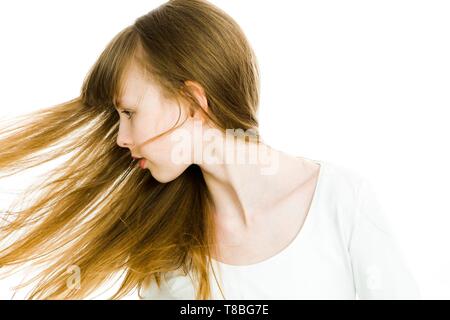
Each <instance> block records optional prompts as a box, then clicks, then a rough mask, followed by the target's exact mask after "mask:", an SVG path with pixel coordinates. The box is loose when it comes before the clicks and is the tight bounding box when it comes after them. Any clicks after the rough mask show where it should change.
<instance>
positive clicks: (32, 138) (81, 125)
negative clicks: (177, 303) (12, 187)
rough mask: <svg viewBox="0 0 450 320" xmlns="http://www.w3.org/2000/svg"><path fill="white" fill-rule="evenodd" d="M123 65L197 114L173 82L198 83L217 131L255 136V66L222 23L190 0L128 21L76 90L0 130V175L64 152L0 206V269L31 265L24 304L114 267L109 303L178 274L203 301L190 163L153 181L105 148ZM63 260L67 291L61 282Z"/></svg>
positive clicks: (198, 201)
mask: <svg viewBox="0 0 450 320" xmlns="http://www.w3.org/2000/svg"><path fill="white" fill-rule="evenodd" d="M132 61H135V62H138V63H139V64H140V66H142V70H145V71H146V74H147V75H148V77H149V78H151V79H152V80H153V81H155V83H157V85H158V86H159V87H160V88H161V90H162V92H164V94H165V95H166V96H167V97H169V98H171V99H177V101H180V100H178V99H185V100H183V101H188V105H189V106H192V108H200V110H201V109H202V108H201V107H200V105H198V104H197V101H196V100H195V99H194V98H193V95H192V94H191V93H190V92H189V90H188V88H187V87H186V86H185V85H184V83H185V81H186V80H194V81H196V82H198V83H199V84H201V85H202V86H203V88H204V89H205V94H206V97H207V101H208V112H206V116H207V117H209V119H210V120H211V121H212V122H213V123H214V124H215V125H216V126H217V128H221V129H224V130H225V129H227V128H241V129H243V130H247V129H252V130H254V131H255V132H258V121H257V119H256V113H257V107H258V103H259V101H258V99H259V72H258V66H257V61H256V57H255V55H254V52H253V50H252V48H251V47H250V45H249V43H248V41H247V39H246V37H245V35H244V33H243V32H242V30H241V28H240V27H239V26H238V24H237V23H236V22H235V21H234V20H233V19H232V18H230V17H229V16H228V15H227V14H226V13H224V12H223V11H222V10H220V9H219V8H217V7H216V6H214V5H212V4H210V3H208V2H207V1H202V0H171V1H168V2H166V3H164V4H162V5H161V6H159V7H157V8H156V9H154V10H152V11H150V12H148V13H147V14H145V15H143V16H141V17H139V18H137V19H136V20H135V22H134V23H133V24H132V25H130V26H128V27H126V28H125V29H123V30H122V31H121V32H119V33H118V34H117V35H116V36H115V37H114V38H113V39H112V40H111V41H110V42H109V43H108V45H107V46H106V48H105V49H104V51H103V52H102V53H101V55H100V56H99V57H98V59H97V61H96V62H95V63H94V65H93V66H92V68H91V69H90V70H89V72H88V73H87V76H86V78H85V79H84V82H83V84H82V88H81V93H80V96H79V97H76V98H75V99H72V100H70V101H67V102H64V103H61V104H58V105H54V106H51V107H48V108H44V109H40V110H38V111H35V112H32V113H28V114H26V115H23V116H19V117H17V118H16V119H15V121H14V123H12V124H10V125H4V126H2V128H0V145H1V148H0V170H1V172H5V173H7V175H3V176H2V177H1V178H4V177H6V176H10V175H13V174H16V173H18V172H21V171H23V170H25V169H29V168H32V167H36V166H38V165H42V164H44V163H46V162H49V161H51V160H53V159H56V158H59V157H61V156H67V160H65V161H64V162H62V163H61V164H60V165H58V166H56V167H55V168H53V169H52V170H51V171H50V172H49V173H48V174H47V175H46V178H45V181H39V182H38V183H36V184H35V185H32V188H30V189H29V190H28V191H27V192H24V193H23V194H21V197H20V199H21V200H22V201H23V199H27V200H30V199H31V195H32V193H33V192H38V191H39V192H40V194H39V196H38V197H37V198H36V199H33V201H32V202H31V203H30V204H27V206H25V207H24V208H20V210H14V209H16V208H15V207H14V206H11V207H10V208H9V209H8V211H7V212H6V213H7V214H5V213H2V220H4V221H3V222H4V223H3V224H2V226H1V229H0V239H2V241H4V242H5V243H3V244H4V246H3V248H2V250H1V251H0V268H2V269H3V268H5V267H15V266H17V265H18V264H24V263H26V262H31V263H32V264H33V266H35V267H38V266H42V267H43V270H42V272H40V273H39V274H38V275H37V276H36V277H34V278H33V279H32V280H31V281H30V282H27V284H29V283H32V282H33V281H36V280H39V282H38V284H37V285H36V286H35V287H34V288H33V290H32V291H31V293H30V294H29V295H28V296H27V299H82V298H86V297H87V296H88V295H90V294H91V293H93V292H94V290H95V289H97V288H98V287H99V286H101V285H102V284H103V283H106V282H107V281H108V280H110V279H111V277H112V276H114V275H117V274H118V273H119V272H122V274H123V275H124V278H123V281H122V283H121V285H120V288H119V289H118V290H117V292H116V293H115V294H114V295H113V296H112V297H111V298H110V299H120V298H122V297H123V296H125V295H127V294H128V293H129V292H130V291H131V290H133V289H135V288H137V289H138V292H140V290H141V288H143V287H146V286H148V285H150V283H151V282H153V281H156V283H157V284H158V285H159V284H160V281H161V277H162V276H163V275H164V274H166V273H167V272H171V271H175V270H179V269H181V270H183V271H184V272H185V273H186V274H187V272H192V273H193V274H195V275H196V278H197V279H198V283H196V299H211V292H212V291H211V288H210V280H209V277H208V274H209V268H210V266H211V259H210V258H211V253H212V250H213V246H212V245H211V244H213V243H214V239H215V238H214V230H215V229H214V223H213V210H214V204H213V202H212V198H211V194H210V193H209V191H208V189H207V186H206V184H205V180H204V177H203V174H202V171H201V169H200V167H199V166H198V165H196V164H192V165H190V166H189V167H188V168H187V169H186V170H185V171H184V172H183V173H182V174H181V175H180V176H179V177H178V178H176V179H175V180H173V181H170V182H168V183H160V182H158V181H157V180H156V179H155V178H154V177H152V175H151V173H150V171H149V170H140V169H139V168H138V167H137V166H136V160H133V159H132V158H131V155H130V152H129V150H127V149H125V148H121V147H119V146H118V145H117V143H116V139H117V134H118V128H119V115H118V114H117V111H116V110H115V109H114V106H115V105H116V101H117V98H118V97H120V95H121V93H122V92H123V91H122V90H123V88H124V79H125V78H124V75H125V71H126V70H127V67H128V66H129V64H130V63H131V62H132ZM175 128H176V127H174V128H172V129H171V130H174V129H175ZM171 130H169V131H171ZM166 133H167V132H166ZM166 133H163V134H166ZM257 136H258V141H259V135H258V134H257ZM155 138H157V137H155ZM18 233H21V234H20V235H19V236H17V238H16V239H14V241H11V238H13V237H14V236H15V235H17V234H18ZM73 266H76V267H78V268H79V270H80V271H81V275H80V276H81V278H80V280H81V282H80V286H78V287H76V288H71V287H70V286H68V285H67V281H68V270H70V268H72V267H73ZM25 285H26V284H25ZM25 285H24V286H25ZM139 296H140V297H141V295H140V293H139Z"/></svg>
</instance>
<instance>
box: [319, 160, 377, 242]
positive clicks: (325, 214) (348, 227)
mask: <svg viewBox="0 0 450 320" xmlns="http://www.w3.org/2000/svg"><path fill="white" fill-rule="evenodd" d="M319 163H320V164H321V165H322V167H321V170H322V172H321V173H320V176H319V184H318V196H317V197H318V203H317V206H318V207H319V208H320V215H321V216H322V218H323V219H325V220H327V221H329V222H332V223H333V224H334V225H336V226H337V227H338V228H339V229H340V233H341V235H343V236H344V237H345V238H346V239H347V240H349V239H350V237H351V234H352V230H353V228H354V225H355V223H356V221H357V218H358V215H359V212H360V211H361V208H362V206H363V204H366V203H367V201H368V200H370V203H371V204H372V205H376V204H377V202H376V201H375V193H374V191H373V188H372V184H371V182H370V179H369V178H368V177H367V176H366V175H365V174H363V173H361V172H360V171H358V170H356V169H353V168H350V167H348V166H345V165H341V164H336V163H333V162H329V161H323V160H320V161H319ZM372 199H373V200H372Z"/></svg>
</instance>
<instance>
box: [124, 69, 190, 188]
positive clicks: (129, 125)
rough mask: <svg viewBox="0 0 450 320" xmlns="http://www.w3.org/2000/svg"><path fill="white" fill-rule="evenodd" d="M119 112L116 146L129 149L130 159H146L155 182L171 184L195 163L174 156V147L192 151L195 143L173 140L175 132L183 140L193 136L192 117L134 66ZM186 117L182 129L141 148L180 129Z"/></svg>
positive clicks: (129, 75) (127, 77)
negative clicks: (187, 134)
mask: <svg viewBox="0 0 450 320" xmlns="http://www.w3.org/2000/svg"><path fill="white" fill-rule="evenodd" d="M117 112H119V116H120V124H119V133H118V136H117V144H118V145H119V146H120V147H123V148H128V149H130V157H131V156H134V157H138V158H144V159H143V161H144V170H147V169H148V170H150V172H151V173H152V176H153V177H154V178H155V179H157V180H158V181H160V182H161V183H165V182H169V181H171V180H173V179H175V178H176V177H178V176H179V175H180V174H181V173H182V172H183V171H184V170H185V169H186V168H187V167H188V166H189V165H190V164H192V162H191V158H189V159H188V160H183V161H181V163H180V161H179V160H180V157H177V156H176V155H173V154H172V150H174V148H175V150H180V149H179V148H180V147H181V148H184V150H192V149H190V148H191V147H192V141H190V140H187V139H181V140H180V139H178V140H173V139H171V137H172V136H173V135H174V134H175V133H178V134H179V133H180V132H183V133H184V135H183V136H184V137H186V133H191V132H192V128H193V118H192V117H190V116H189V114H188V111H187V108H185V106H184V105H183V104H182V102H181V100H180V107H178V102H177V101H169V100H167V99H165V98H164V97H163V95H162V92H161V89H160V88H159V87H158V86H157V85H156V84H154V83H152V82H151V81H150V80H148V79H146V78H145V76H144V74H143V73H142V71H141V70H140V69H139V68H138V67H137V65H136V64H134V63H132V64H131V65H130V68H129V69H128V70H127V74H126V82H125V88H124V92H123V95H122V97H120V99H119V100H118V102H117ZM180 112H181V115H180V114H179V113H180ZM179 116H180V119H179V120H178V123H177V119H178V117H179ZM186 118H188V120H187V121H186V122H185V123H184V124H183V125H182V126H180V127H179V128H177V129H175V130H174V131H172V132H170V133H169V134H166V135H163V136H161V137H159V138H157V139H156V140H153V141H150V142H149V143H147V144H144V145H141V144H142V143H143V142H144V141H146V140H148V139H150V138H152V137H155V136H156V135H158V134H160V133H162V132H165V131H167V130H169V129H170V128H172V127H173V126H175V125H177V126H178V125H179V124H180V123H181V122H182V121H184V120H186ZM189 152H191V151H189Z"/></svg>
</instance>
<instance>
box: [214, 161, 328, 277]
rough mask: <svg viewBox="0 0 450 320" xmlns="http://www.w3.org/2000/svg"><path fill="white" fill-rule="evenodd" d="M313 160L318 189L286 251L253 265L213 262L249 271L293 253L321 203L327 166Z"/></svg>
mask: <svg viewBox="0 0 450 320" xmlns="http://www.w3.org/2000/svg"><path fill="white" fill-rule="evenodd" d="M311 160H312V161H314V162H316V163H317V164H319V165H320V167H319V173H318V176H317V182H316V187H315V189H314V194H313V196H312V200H311V205H310V206H309V210H308V213H307V215H306V217H305V220H304V222H303V225H302V227H301V228H300V230H299V231H298V232H297V234H296V236H295V237H294V239H293V240H292V241H291V242H290V243H289V244H288V245H287V246H286V247H285V248H284V249H282V250H281V251H279V252H278V253H276V254H274V255H273V256H271V257H269V258H267V259H264V260H262V261H259V262H255V263H251V264H241V265H237V264H228V263H223V262H221V261H218V260H216V259H214V258H212V257H211V260H212V262H215V263H216V264H218V265H219V266H221V267H223V268H227V269H247V268H254V267H259V266H262V265H265V264H268V263H270V262H272V261H274V260H276V259H279V258H281V257H282V256H284V255H286V254H287V253H288V252H289V251H291V250H292V249H293V247H294V246H295V245H296V243H297V242H298V241H300V239H302V238H304V236H305V233H306V232H307V231H308V229H309V228H310V225H311V223H312V222H311V219H314V216H315V215H316V214H314V211H316V207H317V202H318V201H319V200H318V198H319V194H320V188H321V185H322V180H323V171H324V165H325V162H324V161H322V160H314V159H311Z"/></svg>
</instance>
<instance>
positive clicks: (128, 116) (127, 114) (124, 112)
mask: <svg viewBox="0 0 450 320" xmlns="http://www.w3.org/2000/svg"><path fill="white" fill-rule="evenodd" d="M121 113H123V114H125V115H126V116H127V118H128V119H131V117H132V116H133V113H134V112H130V111H122V112H121Z"/></svg>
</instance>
